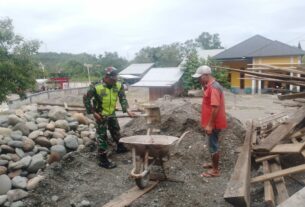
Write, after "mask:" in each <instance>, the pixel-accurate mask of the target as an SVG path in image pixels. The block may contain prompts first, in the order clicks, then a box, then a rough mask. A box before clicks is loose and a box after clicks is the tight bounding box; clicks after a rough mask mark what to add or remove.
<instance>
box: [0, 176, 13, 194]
mask: <svg viewBox="0 0 305 207" xmlns="http://www.w3.org/2000/svg"><path fill="white" fill-rule="evenodd" d="M11 188H12V182H11V179H10V178H9V177H8V176H7V175H0V195H4V194H6V193H7V192H8V191H9V190H10V189H11Z"/></svg>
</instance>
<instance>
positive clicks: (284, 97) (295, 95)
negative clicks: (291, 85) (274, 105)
mask: <svg viewBox="0 0 305 207" xmlns="http://www.w3.org/2000/svg"><path fill="white" fill-rule="evenodd" d="M277 97H278V99H280V100H287V99H295V98H305V92H300V93H293V94H287V95H278V96H277Z"/></svg>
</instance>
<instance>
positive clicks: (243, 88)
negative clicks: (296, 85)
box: [212, 35, 305, 94]
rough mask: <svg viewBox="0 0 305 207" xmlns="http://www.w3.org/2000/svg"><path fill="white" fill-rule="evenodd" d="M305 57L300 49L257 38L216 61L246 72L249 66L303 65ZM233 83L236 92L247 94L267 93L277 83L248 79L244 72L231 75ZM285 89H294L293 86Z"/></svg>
mask: <svg viewBox="0 0 305 207" xmlns="http://www.w3.org/2000/svg"><path fill="white" fill-rule="evenodd" d="M304 54H305V52H304V51H303V50H301V49H300V48H297V47H293V46H290V45H287V44H285V43H282V42H279V41H273V40H270V39H267V38H265V37H263V36H261V35H255V36H253V37H251V38H249V39H247V40H245V41H243V42H241V43H239V44H237V45H235V46H233V47H231V48H229V49H226V50H224V51H223V52H220V53H219V54H217V55H215V56H213V57H212V58H213V59H215V60H219V61H221V62H222V65H223V66H224V67H230V68H236V69H241V70H246V69H247V68H249V65H248V64H266V65H277V64H287V65H289V64H300V63H301V60H302V57H303V55H304ZM287 75H289V73H288V74H287ZM290 75H293V74H290ZM229 81H230V83H231V88H232V92H234V93H247V94H249V93H252V94H254V93H256V92H258V93H261V92H264V91H266V90H267V89H268V88H272V87H273V86H274V84H275V82H272V81H263V80H251V79H247V78H245V74H244V73H240V72H230V74H229ZM277 84H278V83H277ZM285 87H288V88H289V87H290V88H291V86H289V85H285Z"/></svg>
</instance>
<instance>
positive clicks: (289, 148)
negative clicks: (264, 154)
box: [270, 142, 305, 154]
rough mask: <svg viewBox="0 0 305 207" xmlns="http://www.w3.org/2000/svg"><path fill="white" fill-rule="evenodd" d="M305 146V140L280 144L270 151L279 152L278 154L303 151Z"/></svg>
mask: <svg viewBox="0 0 305 207" xmlns="http://www.w3.org/2000/svg"><path fill="white" fill-rule="evenodd" d="M304 146H305V142H304V143H293V144H278V145H275V147H273V148H272V150H271V151H270V153H278V154H289V153H301V151H302V149H303V148H304Z"/></svg>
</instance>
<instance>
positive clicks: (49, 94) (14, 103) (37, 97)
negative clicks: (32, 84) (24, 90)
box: [7, 87, 88, 109]
mask: <svg viewBox="0 0 305 207" xmlns="http://www.w3.org/2000/svg"><path fill="white" fill-rule="evenodd" d="M87 90H88V87H81V88H68V89H62V90H51V91H43V92H40V93H35V94H31V95H28V96H27V98H26V99H24V100H21V99H20V98H18V99H15V100H10V101H8V103H7V104H8V108H9V109H17V108H19V107H20V106H22V105H25V104H30V103H35V102H38V101H43V100H47V99H52V98H55V97H58V96H65V95H83V94H85V93H86V92H87Z"/></svg>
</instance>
